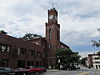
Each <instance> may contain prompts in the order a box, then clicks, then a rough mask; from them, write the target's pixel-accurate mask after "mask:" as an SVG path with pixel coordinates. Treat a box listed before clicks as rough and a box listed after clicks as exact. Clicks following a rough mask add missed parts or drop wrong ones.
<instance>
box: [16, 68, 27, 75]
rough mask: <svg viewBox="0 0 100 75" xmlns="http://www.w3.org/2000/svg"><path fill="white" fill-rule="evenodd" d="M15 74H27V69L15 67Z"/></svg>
mask: <svg viewBox="0 0 100 75" xmlns="http://www.w3.org/2000/svg"><path fill="white" fill-rule="evenodd" d="M14 72H15V75H24V74H25V75H29V71H28V70H27V69H25V68H17V69H15V70H14Z"/></svg>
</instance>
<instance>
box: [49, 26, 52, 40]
mask: <svg viewBox="0 0 100 75" xmlns="http://www.w3.org/2000/svg"><path fill="white" fill-rule="evenodd" d="M51 37H52V32H51V28H50V29H49V40H51Z"/></svg>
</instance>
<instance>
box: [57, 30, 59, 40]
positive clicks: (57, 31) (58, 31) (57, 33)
mask: <svg viewBox="0 0 100 75" xmlns="http://www.w3.org/2000/svg"><path fill="white" fill-rule="evenodd" d="M57 40H59V30H57Z"/></svg>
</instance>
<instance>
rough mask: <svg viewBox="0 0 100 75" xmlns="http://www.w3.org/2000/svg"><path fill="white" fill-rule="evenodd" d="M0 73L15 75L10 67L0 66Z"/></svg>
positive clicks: (0, 74)
mask: <svg viewBox="0 0 100 75" xmlns="http://www.w3.org/2000/svg"><path fill="white" fill-rule="evenodd" d="M0 75H15V72H14V71H13V70H12V69H11V68H10V67H0Z"/></svg>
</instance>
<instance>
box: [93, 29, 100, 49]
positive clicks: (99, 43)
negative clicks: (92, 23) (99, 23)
mask: <svg viewBox="0 0 100 75" xmlns="http://www.w3.org/2000/svg"><path fill="white" fill-rule="evenodd" d="M97 31H99V32H100V28H97ZM92 45H93V46H95V47H100V40H97V41H96V40H92Z"/></svg>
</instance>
